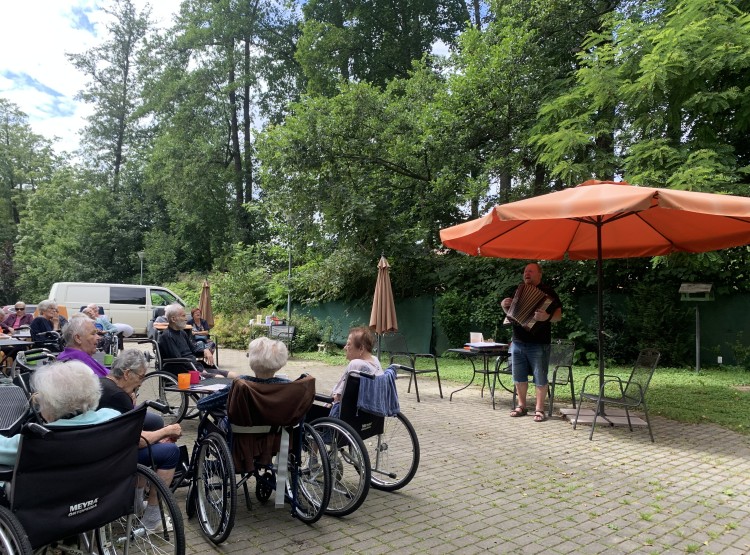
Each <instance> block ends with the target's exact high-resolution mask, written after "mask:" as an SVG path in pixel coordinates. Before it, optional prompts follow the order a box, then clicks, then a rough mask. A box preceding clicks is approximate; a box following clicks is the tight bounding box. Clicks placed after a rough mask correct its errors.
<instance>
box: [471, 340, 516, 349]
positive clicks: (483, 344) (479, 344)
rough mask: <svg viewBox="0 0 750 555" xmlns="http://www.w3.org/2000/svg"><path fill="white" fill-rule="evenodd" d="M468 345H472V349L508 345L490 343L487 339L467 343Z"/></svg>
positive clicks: (504, 345)
mask: <svg viewBox="0 0 750 555" xmlns="http://www.w3.org/2000/svg"><path fill="white" fill-rule="evenodd" d="M466 346H467V347H471V348H472V349H488V348H492V347H496V348H497V347H507V346H508V344H507V343H488V342H486V341H477V342H475V343H466Z"/></svg>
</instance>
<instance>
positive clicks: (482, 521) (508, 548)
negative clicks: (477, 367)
mask: <svg viewBox="0 0 750 555" xmlns="http://www.w3.org/2000/svg"><path fill="white" fill-rule="evenodd" d="M221 363H222V364H221V365H222V366H223V367H226V368H230V369H239V368H243V369H244V368H247V359H246V358H245V357H244V353H241V352H239V351H229V350H226V349H222V350H221ZM303 371H304V372H309V373H311V374H312V375H314V376H316V378H317V379H318V384H319V385H318V389H319V390H320V391H328V390H330V388H331V386H332V385H333V384H334V383H335V382H336V380H337V378H338V375H339V373H340V372H341V368H340V367H326V366H325V365H322V364H319V363H306V362H301V361H291V362H290V363H289V365H288V366H287V369H286V372H287V373H288V374H289V376H290V377H292V378H294V377H296V376H297V375H298V374H299V373H301V372H303ZM406 385H407V380H399V392H400V401H401V407H402V412H403V413H404V414H406V415H407V417H408V418H409V419H410V420H411V422H412V423H413V424H414V427H415V428H416V430H417V433H418V435H419V439H420V446H421V464H420V466H419V471H418V472H417V475H416V477H415V478H414V480H413V481H412V482H411V483H410V484H409V485H408V486H407V487H406V488H404V489H403V490H401V491H399V492H396V493H386V492H381V491H376V490H371V491H370V494H369V496H368V498H367V500H366V501H365V503H364V505H363V506H362V507H361V508H360V509H359V510H358V511H357V512H355V513H354V514H353V515H350V516H348V517H345V518H341V519H336V518H332V517H326V516H324V517H323V518H322V519H321V520H320V521H319V522H318V523H316V524H314V525H312V526H308V525H305V524H303V523H301V522H299V521H297V520H295V519H293V518H292V517H291V516H290V515H289V511H288V509H287V508H285V509H278V510H277V509H274V508H273V505H272V504H269V505H267V506H260V505H259V504H258V503H257V502H255V500H254V499H253V501H254V504H253V508H252V510H250V511H248V510H247V509H246V508H245V506H244V498H243V497H242V496H241V495H240V499H239V503H238V505H239V508H238V518H237V522H236V524H235V527H234V531H233V533H232V535H231V536H230V538H229V540H228V541H227V542H226V543H224V544H223V545H221V546H219V547H215V546H213V545H212V544H210V543H209V542H207V541H206V540H205V539H204V538H203V537H202V536H201V533H200V529H199V527H198V524H197V521H196V519H191V520H190V521H188V522H187V526H186V530H187V538H188V542H187V543H188V549H187V552H188V553H190V554H203V553H215V552H219V553H254V552H263V553H304V554H306V555H313V554H316V553H368V554H378V553H399V554H400V553H405V554H409V553H430V554H431V555H434V554H439V553H467V554H470V553H482V552H492V553H513V554H533V553H545V554H563V553H576V554H587V555H588V554H591V555H593V554H597V553H607V554H621V553H644V554H649V553H701V554H709V553H721V554H723V555H735V554H742V553H745V554H748V553H750V438H748V437H747V436H742V435H739V434H736V433H733V432H730V431H727V430H724V429H722V428H720V427H718V426H714V425H688V424H679V423H676V422H672V421H668V420H665V419H663V418H653V427H654V436H655V439H656V443H653V444H652V443H651V442H650V441H649V438H648V432H647V431H646V429H645V428H640V429H638V428H637V429H636V430H635V432H633V433H631V432H629V431H628V430H627V428H602V429H601V430H599V429H597V430H598V431H597V432H596V433H595V434H594V441H592V442H591V441H589V440H588V433H589V430H590V428H589V427H586V426H584V427H579V429H578V430H573V429H572V426H571V425H570V424H569V423H568V422H566V421H564V420H562V419H560V418H559V417H553V418H552V419H551V420H549V421H547V422H545V423H535V422H533V420H532V418H531V417H530V416H529V417H525V418H509V417H508V410H509V408H510V395H509V394H505V393H504V394H503V396H501V397H500V399H499V404H498V409H497V410H496V411H493V410H492V407H491V404H490V401H489V399H488V398H484V399H482V398H480V395H479V389H478V388H473V387H472V388H469V389H467V390H465V391H462V392H461V393H458V394H457V395H455V396H454V398H453V402H452V403H449V402H448V394H449V393H450V391H452V390H454V389H457V388H458V387H459V384H443V387H444V389H443V393H444V394H445V398H444V399H440V398H439V396H438V393H437V382H435V381H431V380H428V379H422V378H420V385H421V387H420V390H421V391H420V394H421V399H422V402H421V403H417V402H416V399H415V396H414V394H413V392H412V393H411V394H409V393H407V392H406ZM184 427H185V436H186V441H188V442H189V441H191V440H192V437H194V436H192V434H194V431H195V424H194V423H193V422H187V423H185V426H184ZM178 498H179V500H180V502H181V505H182V506H183V507H184V491H182V492H178Z"/></svg>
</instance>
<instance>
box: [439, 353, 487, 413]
mask: <svg viewBox="0 0 750 555" xmlns="http://www.w3.org/2000/svg"><path fill="white" fill-rule="evenodd" d="M469 362H471V379H470V380H469V383H467V384H466V385H465V386H463V387H461V388H459V389H457V390H456V391H454V392H453V393H458V392H459V391H463V390H464V389H466V388H467V387H469V386H470V385H471V384H472V383H474V378H475V377H476V375H477V367H476V366H474V359H473V358H469ZM482 385H484V383H482ZM453 393H451V394H450V397H448V402H449V403H450V402H451V401H452V400H453Z"/></svg>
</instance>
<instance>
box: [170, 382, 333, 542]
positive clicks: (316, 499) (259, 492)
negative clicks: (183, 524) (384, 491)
mask: <svg viewBox="0 0 750 555" xmlns="http://www.w3.org/2000/svg"><path fill="white" fill-rule="evenodd" d="M314 392H315V378H313V377H311V376H302V377H300V379H298V380H296V381H294V382H289V383H277V384H264V383H255V382H249V381H245V380H235V381H234V382H233V384H232V389H231V390H230V396H229V401H228V402H227V410H226V411H202V412H201V417H200V421H199V424H198V434H197V439H196V441H195V444H194V445H193V449H192V453H191V455H190V457H189V462H188V465H187V467H186V468H185V469H184V470H183V471H182V472H179V473H176V474H175V479H174V481H173V483H172V490H173V491H175V490H176V489H177V488H180V487H184V486H186V487H187V488H188V492H187V515H188V517H192V516H194V515H197V517H198V522H199V525H200V528H201V531H202V533H203V535H204V536H205V537H206V538H207V539H208V540H210V541H211V542H213V543H214V544H217V545H218V544H220V543H222V542H224V541H225V540H226V539H227V538H228V537H229V534H230V533H231V531H232V528H233V527H234V521H235V517H236V512H237V490H238V489H239V488H240V487H242V490H243V493H244V495H245V504H246V506H247V508H248V510H249V509H250V508H251V501H250V491H249V487H248V482H249V481H250V479H251V478H252V479H254V480H255V497H256V498H257V500H258V501H259V502H260V503H262V504H265V503H266V502H267V501H268V500H269V499H271V497H272V496H273V497H274V500H275V507H276V508H281V507H283V506H284V503H285V502H286V503H289V505H290V506H291V515H292V516H293V517H295V518H298V519H299V520H301V521H302V522H305V523H307V524H312V523H315V522H317V521H318V520H319V519H320V517H321V516H322V515H323V513H324V511H325V509H326V506H327V505H328V501H329V498H330V495H331V469H330V466H329V463H328V458H327V457H321V456H320V455H319V454H320V453H324V452H325V444H324V443H323V440H322V439H321V437H320V435H318V433H317V432H316V431H315V430H314V429H313V427H312V426H310V425H309V424H307V423H305V422H304V416H305V413H306V412H307V410H308V408H309V406H310V405H311V404H312V401H313V396H314ZM230 445H231V447H230ZM257 453H260V455H258V456H257V457H256V456H254V455H252V454H257ZM274 457H275V462H274V461H273V458H274ZM237 475H239V479H237Z"/></svg>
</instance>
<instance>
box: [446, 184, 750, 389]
mask: <svg viewBox="0 0 750 555" xmlns="http://www.w3.org/2000/svg"><path fill="white" fill-rule="evenodd" d="M440 238H441V239H442V242H443V244H444V245H446V246H448V247H451V248H454V249H457V250H460V251H463V252H466V253H468V254H471V255H481V256H494V257H499V258H524V259H542V260H560V259H563V258H564V257H566V256H567V257H568V258H569V259H571V260H587V259H596V260H597V276H598V308H599V334H598V335H599V371H600V374H603V373H604V354H603V349H602V341H603V339H602V319H603V314H602V312H603V309H602V272H601V262H602V259H604V258H630V257H638V256H656V255H664V254H669V253H673V252H692V253H697V252H706V251H711V250H717V249H723V248H727V247H736V246H740V245H746V244H748V243H750V198H746V197H737V196H730V195H719V194H712V193H696V192H690V191H677V190H672V189H659V188H655V187H638V186H634V185H630V184H628V183H624V182H620V183H616V182H612V181H586V182H585V183H582V184H580V185H578V186H577V187H573V188H570V189H565V190H563V191H557V192H554V193H549V194H546V195H541V196H538V197H534V198H529V199H525V200H520V201H518V202H511V203H508V204H504V205H498V206H495V207H494V208H493V209H492V210H491V211H490V212H489V214H487V215H486V216H484V217H482V218H479V219H476V220H472V221H469V222H466V223H463V224H460V225H456V226H453V227H449V228H447V229H443V230H441V231H440Z"/></svg>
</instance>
